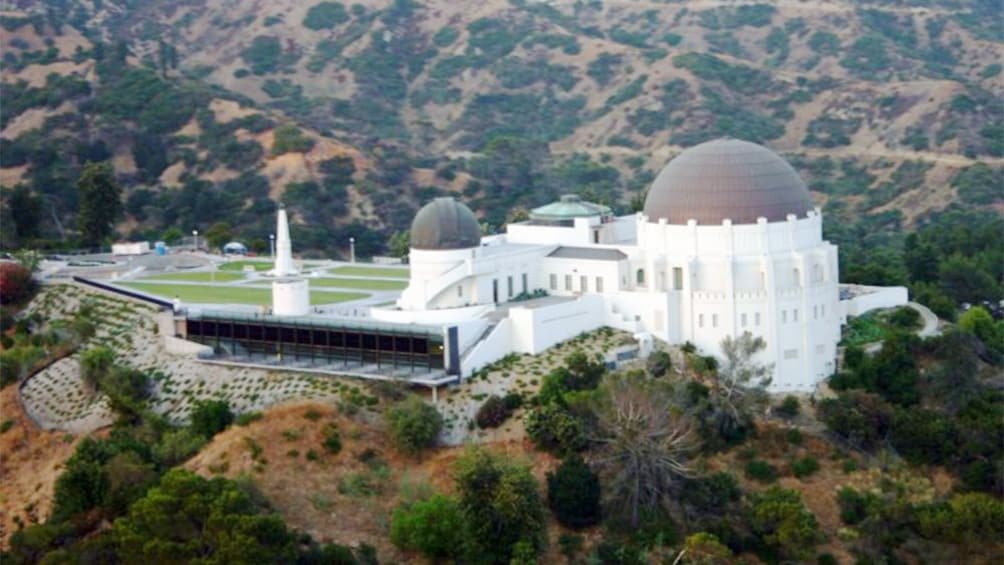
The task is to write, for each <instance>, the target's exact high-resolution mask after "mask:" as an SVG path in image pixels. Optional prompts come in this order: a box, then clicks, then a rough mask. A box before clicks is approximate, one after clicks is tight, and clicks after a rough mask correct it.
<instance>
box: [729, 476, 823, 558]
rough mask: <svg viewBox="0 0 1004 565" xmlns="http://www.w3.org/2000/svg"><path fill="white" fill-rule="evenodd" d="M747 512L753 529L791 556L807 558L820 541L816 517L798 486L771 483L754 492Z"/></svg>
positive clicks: (769, 543)
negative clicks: (767, 487) (774, 485)
mask: <svg viewBox="0 0 1004 565" xmlns="http://www.w3.org/2000/svg"><path fill="white" fill-rule="evenodd" d="M747 513H748V518H749V521H750V526H751V527H752V528H753V531H754V532H755V533H756V534H758V535H760V536H761V539H763V541H764V542H765V543H766V544H767V545H768V546H771V547H773V548H775V549H777V550H778V551H779V552H780V553H781V555H782V556H784V557H786V558H788V559H795V560H804V559H806V558H808V556H809V555H811V552H812V548H813V547H815V545H816V543H818V542H819V541H820V537H821V536H820V532H819V525H818V524H817V523H816V517H815V516H813V515H812V513H811V512H809V511H808V510H807V509H806V508H805V506H804V505H803V504H802V497H801V495H799V494H798V491H796V490H790V489H784V488H781V487H771V488H769V489H767V490H765V491H763V492H759V493H752V494H751V495H750V506H749V509H748V511H747Z"/></svg>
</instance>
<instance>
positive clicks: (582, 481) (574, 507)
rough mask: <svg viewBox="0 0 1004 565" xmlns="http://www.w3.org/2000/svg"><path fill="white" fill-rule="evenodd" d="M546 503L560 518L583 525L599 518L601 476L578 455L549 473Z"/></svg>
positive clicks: (574, 524) (569, 458)
mask: <svg viewBox="0 0 1004 565" xmlns="http://www.w3.org/2000/svg"><path fill="white" fill-rule="evenodd" d="M547 503H548V505H549V506H550V507H551V511H553V512H554V516H555V518H557V519H558V521H559V522H561V523H562V524H564V525H565V526H568V527H570V528H584V527H588V526H592V525H593V524H597V523H599V521H600V479H599V477H598V476H597V475H596V473H594V472H593V471H592V470H591V469H590V468H589V466H588V465H586V462H585V461H583V460H582V458H581V457H579V456H578V455H571V456H569V457H568V458H567V459H565V460H564V461H563V462H562V463H561V465H560V466H559V467H558V469H557V470H556V471H555V472H554V473H548V475H547Z"/></svg>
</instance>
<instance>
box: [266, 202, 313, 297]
mask: <svg viewBox="0 0 1004 565" xmlns="http://www.w3.org/2000/svg"><path fill="white" fill-rule="evenodd" d="M278 216H279V217H278V220H277V222H276V228H275V233H276V253H275V266H274V267H273V268H272V273H271V274H272V276H274V277H275V280H274V281H272V313H273V314H275V315H276V316H305V315H306V314H307V313H309V312H310V283H309V281H307V279H304V278H302V277H300V276H299V275H300V272H299V271H298V270H296V268H294V267H293V244H292V241H291V240H290V238H289V219H288V218H287V217H286V208H285V207H283V206H280V207H279V215H278Z"/></svg>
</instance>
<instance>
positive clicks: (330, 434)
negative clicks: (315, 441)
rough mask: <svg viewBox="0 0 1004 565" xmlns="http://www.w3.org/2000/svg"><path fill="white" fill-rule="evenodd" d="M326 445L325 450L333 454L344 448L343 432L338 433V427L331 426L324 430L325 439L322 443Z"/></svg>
mask: <svg viewBox="0 0 1004 565" xmlns="http://www.w3.org/2000/svg"><path fill="white" fill-rule="evenodd" d="M321 445H323V446H324V450H325V451H327V452H328V453H331V454H332V455H334V454H336V453H338V452H339V451H341V450H342V434H340V433H338V429H337V428H335V427H333V426H332V427H329V428H328V429H327V430H326V431H325V432H324V441H323V442H322V443H321Z"/></svg>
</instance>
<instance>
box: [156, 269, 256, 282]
mask: <svg viewBox="0 0 1004 565" xmlns="http://www.w3.org/2000/svg"><path fill="white" fill-rule="evenodd" d="M143 278H144V279H146V280H151V281H190V282H234V281H239V280H243V279H244V275H243V274H241V273H225V272H215V273H210V272H208V271H195V272H192V273H165V274H163V275H154V276H152V277H143Z"/></svg>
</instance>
